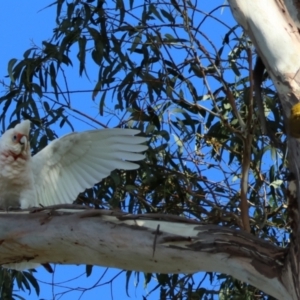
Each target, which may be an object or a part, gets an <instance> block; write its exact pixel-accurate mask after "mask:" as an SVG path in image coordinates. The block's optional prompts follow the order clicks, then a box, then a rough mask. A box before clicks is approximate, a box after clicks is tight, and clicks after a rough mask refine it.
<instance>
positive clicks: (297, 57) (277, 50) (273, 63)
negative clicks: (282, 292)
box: [228, 0, 300, 299]
mask: <svg viewBox="0 0 300 300" xmlns="http://www.w3.org/2000/svg"><path fill="white" fill-rule="evenodd" d="M228 3H229V5H230V8H231V11H232V13H233V15H234V17H235V19H236V20H237V22H238V23H239V24H240V25H241V26H242V27H243V28H244V30H245V32H246V33H247V35H248V36H249V37H250V38H251V40H252V42H253V44H254V46H255V48H256V50H257V53H258V54H259V56H260V57H261V59H262V60H263V62H264V64H265V66H266V68H267V70H268V73H269V75H270V77H271V78H272V80H273V83H274V85H275V87H276V89H277V91H278V95H279V99H280V102H281V106H282V108H283V112H284V116H285V120H287V119H288V117H289V116H290V110H291V107H292V106H293V105H294V104H296V103H297V102H299V100H300V34H299V30H298V27H297V26H299V7H300V5H299V4H298V1H295V0H286V1H283V0H281V1H280V0H263V1H261V0H228ZM289 12H290V13H291V15H290V14H289ZM285 125H286V126H285V127H286V131H287V134H288V133H289V128H288V123H287V122H286V124H285ZM288 145H289V168H290V170H291V172H292V173H293V174H294V175H295V176H296V179H297V181H296V185H297V190H298V192H297V193H296V195H297V196H296V199H294V198H293V197H290V198H289V201H290V202H289V214H290V216H291V218H292V221H291V227H292V229H293V234H292V235H291V243H290V246H289V249H288V251H289V252H288V255H287V259H286V261H285V266H284V268H283V269H282V276H281V281H282V282H283V284H284V285H285V287H286V290H287V291H288V294H287V295H286V297H290V298H291V299H300V287H299V286H300V285H299V283H300V272H299V270H300V264H299V262H300V252H299V249H298V245H299V244H300V222H299V207H300V197H299V195H300V192H299V191H300V188H299V187H300V185H299V179H300V176H299V174H300V172H299V170H300V151H299V149H300V144H299V141H298V140H296V139H293V138H291V137H290V136H289V134H288ZM274 288H275V286H274ZM286 297H282V298H280V297H279V296H277V297H276V298H279V299H286Z"/></svg>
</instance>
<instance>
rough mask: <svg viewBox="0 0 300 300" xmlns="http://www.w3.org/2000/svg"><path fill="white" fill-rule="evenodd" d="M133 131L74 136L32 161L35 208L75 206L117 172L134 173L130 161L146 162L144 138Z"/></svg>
mask: <svg viewBox="0 0 300 300" xmlns="http://www.w3.org/2000/svg"><path fill="white" fill-rule="evenodd" d="M137 133H139V131H138V130H134V129H119V128H116V129H102V130H92V131H85V132H81V133H71V134H68V135H65V136H64V137H62V138H60V139H57V140H54V141H53V142H51V143H50V144H49V145H48V146H47V147H46V148H44V149H43V150H42V151H40V152H38V153H37V154H36V155H35V156H33V158H32V161H31V163H32V170H33V176H34V185H35V189H36V192H37V201H38V202H39V203H36V204H35V205H39V204H42V205H44V206H48V205H55V204H63V203H72V202H73V201H74V200H75V199H76V197H77V196H78V194H79V193H81V192H83V191H84V190H85V189H86V188H90V187H92V186H93V185H94V184H96V183H98V182H99V181H101V180H102V179H103V178H105V177H107V176H108V175H110V173H111V171H113V170H115V169H124V170H133V169H137V168H138V167H139V165H137V164H135V163H132V162H130V161H138V160H142V159H144V155H142V154H139V153H138V152H142V151H145V150H146V149H147V146H146V145H141V144H142V143H144V142H145V141H146V138H144V137H136V136H134V135H135V134H137Z"/></svg>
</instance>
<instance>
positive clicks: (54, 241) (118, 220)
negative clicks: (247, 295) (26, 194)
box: [0, 210, 292, 299]
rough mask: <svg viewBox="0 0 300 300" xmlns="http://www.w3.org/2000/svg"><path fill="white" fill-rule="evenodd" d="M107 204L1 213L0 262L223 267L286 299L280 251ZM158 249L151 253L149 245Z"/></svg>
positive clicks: (246, 237)
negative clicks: (75, 210)
mask: <svg viewBox="0 0 300 300" xmlns="http://www.w3.org/2000/svg"><path fill="white" fill-rule="evenodd" d="M155 218H156V219H153V214H146V215H129V214H124V213H121V212H113V211H107V210H87V211H84V212H79V213H67V214H66V213H63V212H59V211H55V212H54V213H53V211H50V213H49V211H48V212H47V211H41V212H38V213H31V214H28V213H22V214H20V213H4V214H1V215H0V243H1V248H0V263H1V264H9V263H17V262H21V261H30V262H31V263H33V262H34V263H49V262H51V263H61V264H91V265H100V266H107V267H116V268H120V269H127V270H136V271H143V272H161V273H195V272H199V271H208V272H213V271H214V272H221V273H226V274H229V275H231V276H233V277H235V278H238V279H240V280H242V281H244V282H248V283H250V284H252V285H254V286H256V287H257V288H259V289H261V290H263V291H264V292H266V293H268V294H270V295H272V296H274V297H276V298H282V299H283V298H284V299H292V298H289V292H288V290H286V288H285V287H284V285H283V284H282V282H281V273H282V266H283V264H284V257H285V250H283V249H281V248H279V247H277V246H274V245H272V244H270V243H268V242H266V241H264V240H261V239H259V238H256V237H255V236H253V235H251V234H249V233H247V232H244V231H236V230H232V229H230V228H224V227H220V226H215V225H202V224H201V223H198V222H196V221H192V220H186V219H184V218H180V217H178V216H176V217H174V219H173V216H168V215H167V216H166V215H159V216H157V215H156V216H155ZM153 247H155V251H154V249H153Z"/></svg>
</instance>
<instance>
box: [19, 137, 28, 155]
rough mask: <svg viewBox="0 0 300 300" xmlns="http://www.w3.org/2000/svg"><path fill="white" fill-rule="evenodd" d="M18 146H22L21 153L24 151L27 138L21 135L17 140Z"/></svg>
mask: <svg viewBox="0 0 300 300" xmlns="http://www.w3.org/2000/svg"><path fill="white" fill-rule="evenodd" d="M19 143H20V145H21V146H22V151H23V150H24V149H25V147H26V144H27V137H26V136H25V135H23V136H22V137H21V138H20V140H19Z"/></svg>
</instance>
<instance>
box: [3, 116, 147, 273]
mask: <svg viewBox="0 0 300 300" xmlns="http://www.w3.org/2000/svg"><path fill="white" fill-rule="evenodd" d="M29 131H30V121H28V120H25V121H23V122H21V123H20V124H18V125H16V126H15V127H14V128H11V129H9V130H7V131H6V132H5V133H4V134H3V135H2V137H1V139H0V208H2V209H5V210H9V208H16V207H21V208H22V209H26V208H29V207H34V206H39V205H43V206H49V205H55V204H64V203H72V202H73V201H74V200H75V199H76V197H77V196H78V194H79V193H80V192H83V191H84V190H85V189H86V188H90V187H92V186H93V185H94V184H96V183H98V182H99V181H101V180H102V179H103V178H105V177H107V176H108V175H110V173H111V171H113V170H115V169H123V170H134V169H137V168H138V167H139V165H138V164H136V163H133V162H132V161H139V160H142V159H144V155H143V154H140V152H143V151H145V150H146V149H147V146H146V145H143V143H145V142H146V138H144V137H139V136H134V135H136V134H137V133H139V131H138V130H134V129H119V128H115V129H102V130H91V131H85V132H80V133H70V134H68V135H65V136H63V137H62V138H60V139H56V140H54V141H52V142H51V143H50V144H49V145H48V146H47V147H45V148H44V149H43V150H41V151H40V152H39V153H37V154H36V155H34V156H33V157H31V152H30V143H29ZM24 266H25V267H24ZM29 266H30V267H32V266H33V265H29ZM10 267H11V268H16V269H24V268H27V267H28V266H27V265H26V263H25V264H24V265H23V266H22V264H20V265H16V266H12V265H10Z"/></svg>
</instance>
